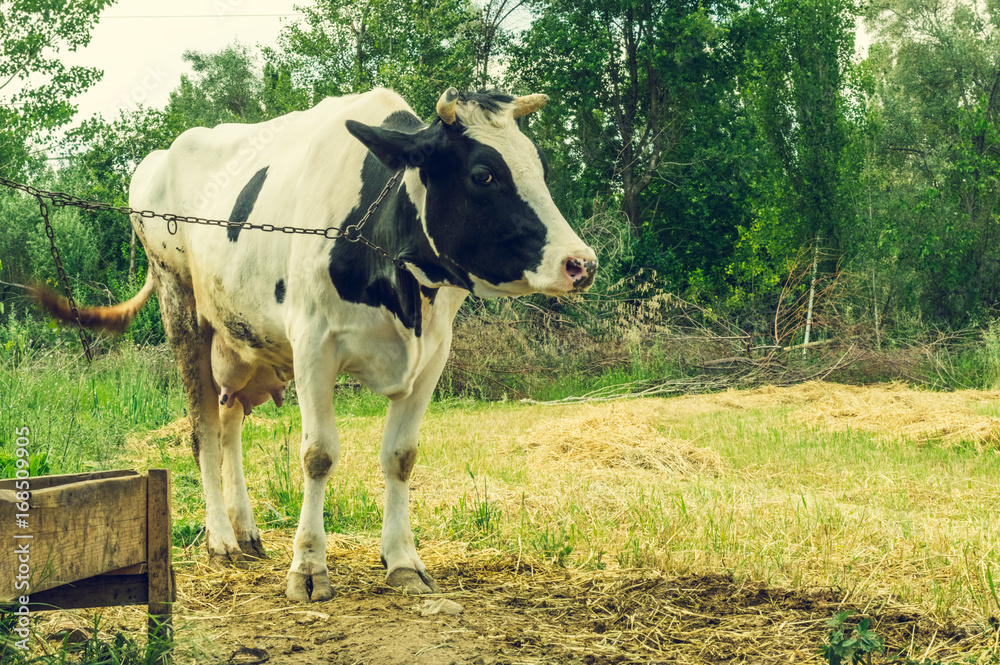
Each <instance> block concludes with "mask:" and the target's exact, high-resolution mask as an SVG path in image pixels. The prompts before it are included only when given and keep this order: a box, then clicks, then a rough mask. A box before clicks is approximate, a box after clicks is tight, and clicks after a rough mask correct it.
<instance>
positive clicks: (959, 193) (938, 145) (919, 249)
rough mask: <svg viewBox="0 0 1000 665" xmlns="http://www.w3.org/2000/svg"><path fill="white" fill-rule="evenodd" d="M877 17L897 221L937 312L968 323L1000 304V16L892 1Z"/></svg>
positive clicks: (878, 79) (904, 261) (988, 10)
mask: <svg viewBox="0 0 1000 665" xmlns="http://www.w3.org/2000/svg"><path fill="white" fill-rule="evenodd" d="M867 18H868V21H869V26H870V28H871V29H872V30H873V31H875V33H876V34H877V35H878V38H879V41H878V42H877V43H876V44H874V45H873V47H872V49H871V55H870V57H869V63H870V67H871V68H872V72H873V73H872V75H873V78H874V79H875V83H874V85H875V87H876V90H877V95H878V113H879V114H880V115H881V116H882V117H883V125H884V127H885V131H884V134H883V136H882V140H881V143H880V153H879V159H880V161H881V164H883V165H884V168H885V169H887V170H888V171H889V172H890V174H891V176H890V182H889V185H888V188H887V194H886V196H885V197H883V198H884V199H886V200H885V202H884V208H885V218H886V221H887V222H889V223H890V225H891V226H892V227H894V228H896V229H898V230H899V231H898V234H897V235H898V237H899V238H900V242H899V244H898V258H899V261H900V264H901V267H904V268H905V269H907V270H917V271H919V272H920V273H921V274H924V275H926V278H925V280H924V283H923V285H922V290H923V293H924V295H925V297H924V298H923V305H924V308H925V312H926V313H927V314H928V315H930V316H931V317H933V318H935V319H937V320H940V321H943V322H947V323H952V324H961V323H964V322H965V321H967V320H968V318H969V317H970V316H974V315H975V314H976V312H979V311H982V310H983V309H992V308H995V307H996V306H997V305H998V304H1000V261H998V260H997V258H996V257H997V254H998V252H1000V225H998V221H997V218H998V213H1000V55H998V54H1000V44H998V40H1000V36H998V32H997V30H998V28H1000V8H998V7H997V6H996V4H995V3H986V4H983V5H981V4H976V3H973V4H966V3H946V2H940V1H938V0H880V1H878V2H874V3H872V5H871V7H870V9H869V11H868V16H867Z"/></svg>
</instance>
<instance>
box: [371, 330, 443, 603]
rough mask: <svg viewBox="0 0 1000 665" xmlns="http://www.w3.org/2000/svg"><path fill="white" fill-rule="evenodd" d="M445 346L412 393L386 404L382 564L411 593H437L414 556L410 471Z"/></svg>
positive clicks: (392, 583)
mask: <svg viewBox="0 0 1000 665" xmlns="http://www.w3.org/2000/svg"><path fill="white" fill-rule="evenodd" d="M448 347H449V345H448V344H444V345H443V351H439V352H438V354H437V356H436V357H435V358H434V359H432V360H431V361H430V363H429V366H428V367H427V368H426V369H425V370H424V371H423V373H422V374H421V376H420V377H418V379H417V381H416V384H415V385H414V388H413V392H411V393H410V395H409V396H408V397H406V398H404V399H398V400H393V401H392V402H390V403H389V412H388V413H387V414H386V419H385V433H384V434H383V436H382V451H381V453H380V455H379V461H380V462H381V463H382V475H383V477H384V478H385V514H384V516H383V518H382V565H383V566H385V568H386V582H387V583H388V584H389V585H390V586H393V587H396V588H397V589H401V590H403V591H407V592H409V593H437V592H438V591H439V589H438V585H437V582H435V581H434V578H433V577H431V575H430V573H428V572H427V566H425V565H424V562H423V561H421V560H420V557H419V556H417V548H416V547H415V546H414V544H413V531H412V530H411V528H410V472H411V471H412V470H413V465H414V464H415V463H416V461H417V439H418V437H419V434H420V421H421V420H422V419H423V417H424V412H425V411H426V410H427V405H428V404H429V403H430V400H431V395H432V394H433V393H434V386H435V385H436V384H437V380H438V377H440V375H441V370H442V369H443V367H444V361H445V360H446V359H447V357H448Z"/></svg>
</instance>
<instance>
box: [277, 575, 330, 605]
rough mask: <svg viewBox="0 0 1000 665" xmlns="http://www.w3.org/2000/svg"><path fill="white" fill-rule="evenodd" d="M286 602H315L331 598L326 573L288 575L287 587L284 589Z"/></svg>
mask: <svg viewBox="0 0 1000 665" xmlns="http://www.w3.org/2000/svg"><path fill="white" fill-rule="evenodd" d="M285 596H287V597H288V600H294V601H295V602H297V603H309V602H317V601H320V600H330V599H331V598H333V587H332V586H330V577H329V575H327V573H326V572H322V573H314V574H312V575H304V574H302V573H288V587H287V588H286V589H285Z"/></svg>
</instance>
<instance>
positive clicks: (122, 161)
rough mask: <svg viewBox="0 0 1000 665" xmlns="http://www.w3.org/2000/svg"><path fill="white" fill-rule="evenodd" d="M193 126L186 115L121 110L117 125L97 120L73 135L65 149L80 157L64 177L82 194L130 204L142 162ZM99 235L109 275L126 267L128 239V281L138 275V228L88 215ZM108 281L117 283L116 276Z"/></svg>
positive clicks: (115, 217)
mask: <svg viewBox="0 0 1000 665" xmlns="http://www.w3.org/2000/svg"><path fill="white" fill-rule="evenodd" d="M186 128H187V124H186V119H185V118H183V117H182V116H181V115H180V113H177V112H173V113H170V112H167V111H160V110H158V109H151V108H145V107H141V106H140V107H139V108H137V109H135V110H132V111H121V112H120V113H119V115H118V118H116V119H115V120H113V121H112V122H108V121H106V120H104V118H102V117H100V116H97V117H94V118H90V119H88V120H85V121H84V122H82V123H81V124H80V125H79V126H78V127H76V128H74V129H73V130H71V131H70V132H68V134H67V137H66V141H65V146H64V150H65V152H67V153H75V154H76V155H77V158H76V159H75V160H74V161H73V163H72V165H71V166H70V167H68V168H66V169H64V170H63V171H62V172H61V174H63V175H65V176H66V178H64V179H66V180H71V181H72V184H73V185H74V186H73V188H72V191H73V192H74V193H76V194H77V195H78V196H81V197H83V198H85V199H91V200H95V201H104V202H107V203H111V204H113V205H122V206H124V205H128V189H129V183H130V182H131V180H132V174H133V173H134V172H135V169H136V167H137V166H139V162H141V161H142V160H143V159H144V158H145V157H146V156H147V155H148V154H149V153H151V152H153V151H154V150H161V149H166V148H168V147H170V144H171V143H172V142H173V140H174V139H175V138H176V137H177V136H178V135H179V134H180V133H181V132H182V131H184V129H186ZM85 214H86V215H87V219H88V220H89V221H90V226H91V228H92V229H93V230H94V233H95V235H96V236H97V242H96V243H95V244H96V248H95V249H96V252H95V254H96V255H97V256H100V258H101V264H102V265H103V266H105V270H106V271H118V270H122V269H124V261H125V256H124V253H123V249H125V247H124V246H123V245H124V244H125V238H128V239H129V240H128V243H127V254H128V279H129V280H130V281H131V280H132V279H133V278H134V277H135V274H136V249H137V245H136V237H135V230H134V229H133V228H132V225H131V224H130V223H129V219H128V217H127V216H125V215H122V214H119V213H116V212H108V211H101V212H96V211H95V212H87V213H85ZM107 279H108V281H112V280H111V278H110V277H108V278H107Z"/></svg>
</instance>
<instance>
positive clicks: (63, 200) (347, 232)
mask: <svg viewBox="0 0 1000 665" xmlns="http://www.w3.org/2000/svg"><path fill="white" fill-rule="evenodd" d="M402 172H403V169H399V170H398V171H396V172H395V173H394V174H392V177H391V178H389V180H388V181H387V182H386V183H385V187H383V188H382V191H381V192H379V195H378V196H377V197H375V200H374V201H373V202H372V204H371V205H370V206H368V211H367V212H365V214H364V217H362V218H361V219H360V220H359V221H358V222H357V223H356V224H351V225H349V226H347V227H344V228H343V229H339V228H336V227H333V226H329V227H327V228H325V229H306V228H301V227H297V226H275V225H274V224H254V223H252V222H242V223H240V222H231V221H229V220H223V219H205V218H203V217H191V216H186V215H174V214H171V213H158V212H153V211H152V210H136V209H135V208H131V207H129V206H114V205H111V204H110V203H103V202H101V201H88V200H86V199H82V198H80V197H78V196H73V195H72V194H66V193H64V192H49V191H46V190H44V189H38V188H36V187H32V186H31V185H25V184H22V183H19V182H15V181H13V180H9V179H7V178H4V177H3V176H0V185H5V186H7V187H10V188H11V189H16V190H18V191H21V192H24V193H25V194H28V195H29V196H33V197H35V198H36V199H37V200H38V205H39V208H40V209H41V213H42V219H44V220H45V235H46V236H48V238H49V244H50V245H51V247H50V251H51V252H52V258H53V259H54V260H55V262H56V270H57V271H58V273H59V280H60V281H61V282H62V285H63V291H64V292H65V294H66V300H67V301H68V302H69V307H70V311H71V312H72V313H73V318H74V319H76V323H77V325H78V326H79V333H80V343H81V344H83V350H84V353H86V354H87V361H88V362H90V361H92V359H93V356H92V355H91V352H90V343H89V342H88V340H87V337H86V335H85V333H84V328H83V323H82V322H81V321H80V311H79V309H77V306H76V301H74V300H73V294H72V292H71V291H70V286H69V278H68V277H67V275H66V270H65V269H64V268H63V264H62V257H60V255H59V249H58V248H57V247H56V241H55V234H54V232H53V230H52V224H51V222H49V208H48V206H47V205H46V203H45V200H46V199H47V200H48V201H49V202H50V203H51V204H52V205H53V206H56V207H74V208H81V209H83V210H88V211H109V212H118V213H121V214H123V215H139V216H140V217H142V218H144V219H153V218H154V217H159V218H160V219H163V220H164V221H166V222H167V232H168V233H169V234H170V235H174V234H176V233H177V223H178V222H183V223H184V224H203V225H206V226H221V227H223V228H238V229H240V230H241V231H248V230H257V231H264V232H265V233H274V232H280V233H296V234H299V235H312V236H322V237H324V238H326V239H328V240H336V239H338V238H343V239H344V240H346V241H347V242H360V243H361V244H363V245H365V246H367V247H368V248H369V249H371V250H372V251H373V252H375V254H377V255H378V256H380V257H382V258H384V259H387V260H389V261H391V262H392V264H393V265H395V266H396V267H397V268H400V269H404V270H405V269H406V264H405V263H404V262H403V261H402V260H401V259H398V258H396V257H393V256H390V255H389V253H388V252H387V251H385V250H384V249H382V248H381V247H379V246H378V245H376V244H375V243H373V242H372V241H371V240H369V239H368V238H365V237H364V236H363V235H361V230H362V229H363V228H364V225H365V223H366V222H367V221H368V220H369V219H370V218H371V216H372V215H374V214H375V211H376V210H377V209H378V207H379V205H380V204H381V203H382V201H383V199H385V197H386V196H388V195H389V192H390V191H391V190H392V188H393V186H394V185H395V184H396V181H397V180H399V176H400V174H401V173H402Z"/></svg>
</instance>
